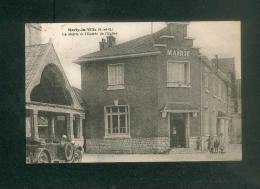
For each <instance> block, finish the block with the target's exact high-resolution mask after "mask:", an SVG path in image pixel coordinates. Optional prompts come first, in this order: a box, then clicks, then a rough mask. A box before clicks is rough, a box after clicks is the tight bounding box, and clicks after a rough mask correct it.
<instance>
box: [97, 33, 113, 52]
mask: <svg viewBox="0 0 260 189" xmlns="http://www.w3.org/2000/svg"><path fill="white" fill-rule="evenodd" d="M115 45H116V38H115V37H114V36H112V35H109V36H107V41H106V39H104V38H102V40H101V42H99V50H103V49H106V48H110V47H114V46H115Z"/></svg>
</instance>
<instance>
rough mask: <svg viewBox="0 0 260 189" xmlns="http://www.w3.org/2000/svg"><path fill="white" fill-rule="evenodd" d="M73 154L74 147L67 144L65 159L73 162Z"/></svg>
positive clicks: (65, 146)
mask: <svg viewBox="0 0 260 189" xmlns="http://www.w3.org/2000/svg"><path fill="white" fill-rule="evenodd" d="M73 153H74V146H73V145H72V144H71V143H66V144H65V145H64V154H65V159H66V160H67V161H71V160H72V158H73Z"/></svg>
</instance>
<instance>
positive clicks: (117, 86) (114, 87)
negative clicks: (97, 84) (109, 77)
mask: <svg viewBox="0 0 260 189" xmlns="http://www.w3.org/2000/svg"><path fill="white" fill-rule="evenodd" d="M120 89H125V86H124V85H110V86H108V87H107V90H120Z"/></svg>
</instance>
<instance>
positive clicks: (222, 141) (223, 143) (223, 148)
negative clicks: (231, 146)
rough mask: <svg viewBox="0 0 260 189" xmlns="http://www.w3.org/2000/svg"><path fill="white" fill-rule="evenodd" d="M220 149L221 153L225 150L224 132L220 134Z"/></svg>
mask: <svg viewBox="0 0 260 189" xmlns="http://www.w3.org/2000/svg"><path fill="white" fill-rule="evenodd" d="M219 150H220V152H221V153H224V152H225V138H224V135H223V133H220V135H219Z"/></svg>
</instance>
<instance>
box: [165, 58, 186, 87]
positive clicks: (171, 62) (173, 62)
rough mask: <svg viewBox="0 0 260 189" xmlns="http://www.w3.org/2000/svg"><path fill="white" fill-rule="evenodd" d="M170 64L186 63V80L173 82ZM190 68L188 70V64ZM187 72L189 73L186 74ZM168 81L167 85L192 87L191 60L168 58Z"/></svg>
mask: <svg viewBox="0 0 260 189" xmlns="http://www.w3.org/2000/svg"><path fill="white" fill-rule="evenodd" d="M169 64H184V72H185V73H184V74H185V75H184V78H185V82H173V81H169ZM185 64H186V65H187V68H188V70H186V69H185V68H186V65H185ZM186 74H187V75H186ZM166 83H167V87H191V80H190V61H187V60H185V61H180V60H168V61H167V70H166Z"/></svg>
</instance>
